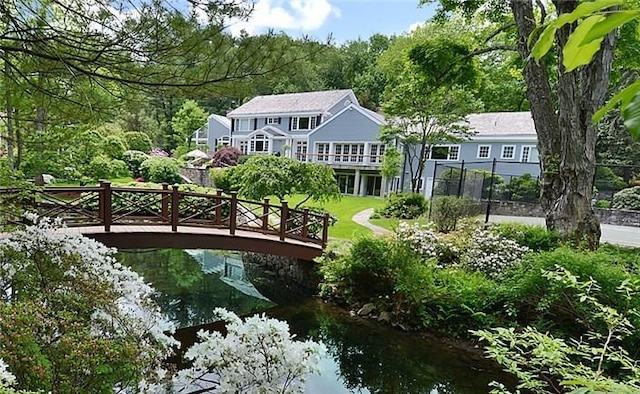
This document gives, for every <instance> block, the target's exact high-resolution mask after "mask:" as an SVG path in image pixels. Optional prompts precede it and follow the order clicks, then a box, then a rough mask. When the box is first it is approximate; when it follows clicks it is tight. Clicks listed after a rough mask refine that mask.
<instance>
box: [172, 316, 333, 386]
mask: <svg viewBox="0 0 640 394" xmlns="http://www.w3.org/2000/svg"><path fill="white" fill-rule="evenodd" d="M214 313H215V314H216V315H217V316H218V317H219V318H221V319H222V320H224V321H226V322H227V334H226V335H223V334H221V333H219V332H208V331H200V332H199V333H198V337H199V339H200V342H199V343H196V344H195V345H193V346H192V347H191V348H189V349H188V350H187V352H186V354H185V357H186V358H187V359H188V360H190V361H191V362H192V363H193V366H192V367H191V368H189V369H185V370H182V371H180V372H179V373H178V374H177V375H176V377H175V378H174V379H173V389H174V390H175V391H178V392H184V393H190V392H205V390H206V392H207V393H301V392H303V391H304V386H303V384H304V382H305V379H306V377H307V375H309V374H311V373H313V372H318V371H317V365H318V362H319V357H320V356H321V355H322V354H323V353H324V352H326V349H325V347H324V346H323V345H321V344H318V343H316V342H313V341H304V342H302V341H297V340H295V338H294V336H293V335H291V334H290V333H289V325H288V324H287V323H286V322H283V321H279V320H276V319H270V318H267V317H265V316H264V315H262V316H252V317H249V318H246V319H245V320H244V321H242V319H240V318H239V317H238V316H236V315H235V314H234V313H232V312H228V311H226V310H224V309H219V308H218V309H216V310H215V311H214Z"/></svg>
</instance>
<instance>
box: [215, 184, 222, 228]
mask: <svg viewBox="0 0 640 394" xmlns="http://www.w3.org/2000/svg"><path fill="white" fill-rule="evenodd" d="M221 197H222V190H220V189H218V190H217V191H216V197H215V198H214V202H215V204H216V218H215V221H214V224H216V225H218V226H219V225H220V223H222V218H221V216H222V198H221Z"/></svg>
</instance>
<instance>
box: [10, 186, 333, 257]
mask: <svg viewBox="0 0 640 394" xmlns="http://www.w3.org/2000/svg"><path fill="white" fill-rule="evenodd" d="M0 197H1V198H3V199H4V202H3V205H5V206H6V205H7V204H8V203H14V204H16V205H19V206H22V207H24V208H25V209H27V210H32V211H35V212H37V213H38V214H39V215H40V216H49V217H58V218H61V219H63V221H64V222H65V223H66V225H67V227H69V228H68V229H67V230H65V231H73V232H80V233H82V234H84V235H86V236H88V237H91V238H94V239H96V240H98V241H100V242H103V243H104V244H106V245H108V246H114V247H117V248H122V249H130V248H179V249H226V250H240V251H252V252H258V253H268V254H275V255H281V256H290V257H296V258H301V259H305V260H311V259H312V258H313V257H316V256H318V255H320V254H321V253H322V250H323V248H324V247H325V246H326V244H327V232H328V225H329V215H328V214H325V215H318V214H315V213H312V212H310V211H309V210H308V209H303V210H297V209H291V208H289V206H288V205H287V202H286V201H282V202H281V203H280V204H279V205H272V204H270V203H269V199H264V201H263V202H255V201H248V200H242V199H239V198H238V196H237V193H235V192H232V193H231V194H230V195H229V196H227V195H223V194H222V192H221V191H218V192H217V193H216V194H204V193H193V192H186V191H181V190H178V186H172V187H171V188H169V185H167V184H163V187H162V189H145V188H127V187H112V186H111V184H110V183H109V182H100V185H99V186H88V187H47V188H45V189H43V190H29V191H25V190H22V189H0ZM9 221H10V222H16V223H17V222H19V221H20V218H19V217H17V216H13V217H9Z"/></svg>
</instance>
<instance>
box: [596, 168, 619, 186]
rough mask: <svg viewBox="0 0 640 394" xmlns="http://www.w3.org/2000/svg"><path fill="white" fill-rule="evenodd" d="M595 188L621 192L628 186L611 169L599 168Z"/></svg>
mask: <svg viewBox="0 0 640 394" xmlns="http://www.w3.org/2000/svg"><path fill="white" fill-rule="evenodd" d="M593 186H595V187H596V188H597V189H598V190H621V189H624V188H625V187H627V184H626V183H625V181H624V179H622V177H621V176H618V175H616V173H615V172H613V170H612V169H611V168H609V167H600V166H598V167H597V168H596V177H595V180H594V183H593Z"/></svg>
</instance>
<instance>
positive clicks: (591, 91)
mask: <svg viewBox="0 0 640 394" xmlns="http://www.w3.org/2000/svg"><path fill="white" fill-rule="evenodd" d="M554 3H555V5H556V9H557V11H558V13H567V12H571V11H573V10H574V9H575V7H576V6H577V4H578V1H568V0H563V1H554ZM511 9H512V11H513V15H514V18H515V22H516V26H517V28H518V36H519V44H518V50H519V52H520V55H521V56H522V58H523V59H525V60H524V61H525V69H524V77H525V81H526V83H527V97H528V99H529V101H530V103H531V112H532V116H533V120H534V123H535V126H536V132H537V134H538V147H539V151H540V158H541V160H540V161H541V170H542V191H541V196H540V201H541V204H542V208H543V209H544V211H545V213H546V223H547V228H549V229H550V230H557V231H559V232H560V233H561V234H562V235H563V237H564V238H565V239H571V240H574V241H576V242H583V241H586V242H587V243H588V245H589V246H590V247H591V248H595V247H596V246H597V244H598V242H599V240H600V223H599V221H598V218H597V216H595V213H594V211H593V208H592V206H591V198H592V190H593V178H594V174H595V160H596V155H595V143H596V129H595V127H594V126H593V125H592V124H591V116H592V115H593V113H594V112H595V111H596V110H597V109H598V108H599V107H600V106H602V104H603V103H604V98H605V95H606V92H607V86H608V82H609V73H610V70H611V63H612V60H613V47H614V44H615V36H614V35H610V36H609V37H607V39H605V42H604V43H603V47H602V49H601V50H600V51H599V52H598V54H597V55H596V56H595V57H594V59H593V62H592V63H591V64H590V65H589V66H585V67H581V68H579V69H577V70H575V71H572V72H570V73H565V70H564V68H563V67H562V48H563V47H564V44H565V43H566V42H567V37H568V36H569V34H570V33H571V32H572V31H573V29H574V26H569V25H567V26H565V27H564V28H562V29H560V30H559V31H558V33H557V35H556V41H557V44H558V45H557V48H558V54H559V57H558V63H559V67H558V82H557V91H556V92H555V94H554V92H553V90H552V89H551V85H550V82H549V75H548V71H547V68H546V64H545V63H544V61H541V62H540V63H539V64H537V63H535V61H534V60H533V59H531V57H530V56H529V55H530V51H529V48H528V47H527V39H528V37H529V36H530V35H531V33H532V32H533V30H534V28H535V26H536V22H535V19H534V18H535V16H534V12H533V4H532V1H522V0H511Z"/></svg>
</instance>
